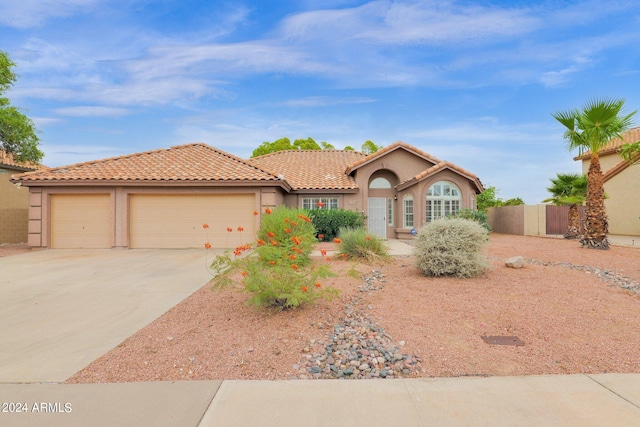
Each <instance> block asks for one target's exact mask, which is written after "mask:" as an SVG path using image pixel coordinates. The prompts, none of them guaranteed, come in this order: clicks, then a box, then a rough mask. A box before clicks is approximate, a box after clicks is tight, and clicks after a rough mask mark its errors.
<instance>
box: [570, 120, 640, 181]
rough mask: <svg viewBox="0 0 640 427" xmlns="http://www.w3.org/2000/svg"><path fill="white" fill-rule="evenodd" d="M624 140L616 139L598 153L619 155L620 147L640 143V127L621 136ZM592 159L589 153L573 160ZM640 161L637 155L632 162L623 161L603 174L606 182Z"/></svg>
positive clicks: (639, 156)
mask: <svg viewBox="0 0 640 427" xmlns="http://www.w3.org/2000/svg"><path fill="white" fill-rule="evenodd" d="M620 136H621V137H622V138H616V139H613V140H611V141H609V143H608V144H607V145H606V146H605V147H604V148H603V149H602V150H601V151H600V152H599V153H598V154H599V155H600V156H608V155H611V154H618V152H619V150H620V147H621V146H622V145H623V144H633V143H636V142H638V141H640V126H638V127H635V128H633V129H629V130H628V131H626V132H624V133H623V134H622V135H620ZM590 158H591V151H587V152H586V153H583V154H582V155H580V156H577V157H574V158H573V160H589V159H590ZM638 161H640V154H635V155H634V156H632V158H631V162H628V161H627V160H621V161H620V162H619V163H617V164H616V165H615V166H614V167H612V168H610V169H609V170H607V171H605V172H604V174H603V180H604V182H607V181H609V180H610V179H611V178H613V177H614V176H616V175H618V174H619V173H620V172H622V171H624V170H625V169H626V168H628V167H629V166H631V165H633V164H635V163H636V162H638Z"/></svg>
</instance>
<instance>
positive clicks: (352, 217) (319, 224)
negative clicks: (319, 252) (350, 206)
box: [309, 209, 366, 242]
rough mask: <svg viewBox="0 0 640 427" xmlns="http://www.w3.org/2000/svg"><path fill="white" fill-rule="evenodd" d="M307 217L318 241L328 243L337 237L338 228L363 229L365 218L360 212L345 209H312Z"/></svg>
mask: <svg viewBox="0 0 640 427" xmlns="http://www.w3.org/2000/svg"><path fill="white" fill-rule="evenodd" d="M309 217H310V218H311V220H312V221H313V225H314V226H315V228H316V233H317V234H316V235H317V236H318V240H320V241H324V242H330V241H332V240H333V239H334V238H335V237H337V236H338V234H339V231H340V228H341V227H345V228H359V227H364V221H365V219H366V216H365V215H364V213H362V212H357V211H349V210H346V209H331V210H329V209H312V210H311V211H309Z"/></svg>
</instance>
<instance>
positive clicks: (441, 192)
mask: <svg viewBox="0 0 640 427" xmlns="http://www.w3.org/2000/svg"><path fill="white" fill-rule="evenodd" d="M461 204H462V192H461V191H460V188H458V186H457V185H455V184H454V183H453V182H451V181H438V182H436V183H435V184H433V185H432V186H431V187H429V189H428V190H427V203H426V211H425V212H426V220H427V222H431V221H435V220H437V219H440V218H444V217H447V216H449V215H455V214H457V213H458V211H459V210H460V208H461Z"/></svg>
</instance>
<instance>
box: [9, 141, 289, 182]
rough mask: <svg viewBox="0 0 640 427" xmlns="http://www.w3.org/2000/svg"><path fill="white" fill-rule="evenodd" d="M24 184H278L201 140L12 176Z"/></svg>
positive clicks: (273, 177)
mask: <svg viewBox="0 0 640 427" xmlns="http://www.w3.org/2000/svg"><path fill="white" fill-rule="evenodd" d="M14 179H15V180H17V181H21V182H23V183H25V184H28V183H30V182H40V183H47V182H50V183H65V182H74V183H75V182H94V183H97V182H105V183H136V184H139V183H145V182H152V183H160V182H166V183H197V182H208V183H210V182H227V183H228V182H232V181H236V182H237V181H242V182H243V183H250V182H260V183H261V184H264V183H265V182H273V183H274V184H277V183H282V181H281V180H279V179H278V178H277V177H276V176H274V175H272V174H270V173H268V172H266V171H264V170H263V169H261V168H260V167H258V166H256V165H252V164H249V163H247V162H246V161H245V160H242V159H240V158H239V157H236V156H234V155H232V154H229V153H226V152H224V151H221V150H218V149H216V148H213V147H211V146H208V145H206V144H201V143H195V144H186V145H179V146H174V147H171V148H167V149H159V150H153V151H146V152H143V153H135V154H130V155H126V156H120V157H112V158H108V159H104V160H96V161H91V162H85V163H77V164H74V165H70V166H62V167H57V168H52V169H49V170H46V171H41V172H29V173H26V174H22V175H20V176H17V177H16V178H14ZM283 184H284V185H283V186H286V187H288V186H287V185H286V183H283Z"/></svg>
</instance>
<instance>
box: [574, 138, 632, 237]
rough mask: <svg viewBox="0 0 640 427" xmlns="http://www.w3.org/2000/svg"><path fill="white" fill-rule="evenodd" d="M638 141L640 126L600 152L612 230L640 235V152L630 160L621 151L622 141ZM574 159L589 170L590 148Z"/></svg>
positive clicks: (628, 234)
mask: <svg viewBox="0 0 640 427" xmlns="http://www.w3.org/2000/svg"><path fill="white" fill-rule="evenodd" d="M636 141H640V127H636V128H633V129H630V130H628V131H627V132H625V133H623V134H622V139H615V140H612V141H611V142H609V144H608V145H607V146H606V147H605V148H604V149H603V150H602V151H600V153H599V156H600V166H601V168H602V173H603V174H604V191H605V193H606V195H607V198H606V199H605V201H604V203H605V207H606V209H607V216H608V218H609V233H610V234H618V235H625V236H640V197H639V196H638V195H640V155H636V156H635V158H634V161H633V162H632V163H629V162H628V161H626V160H624V159H622V158H621V157H620V155H619V154H618V153H619V150H620V146H621V145H623V144H627V143H635V142H636ZM574 160H580V161H582V173H583V174H586V173H587V172H589V165H590V164H591V153H590V152H586V153H583V154H582V155H580V156H577V157H575V158H574Z"/></svg>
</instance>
